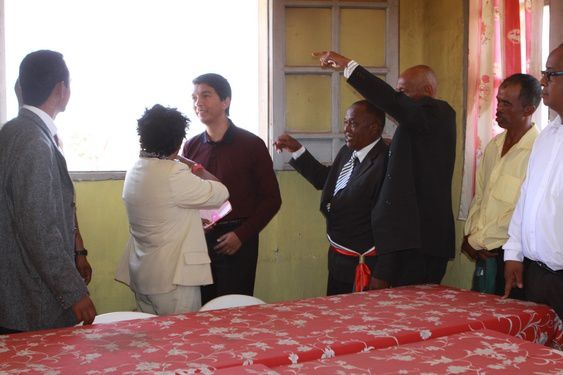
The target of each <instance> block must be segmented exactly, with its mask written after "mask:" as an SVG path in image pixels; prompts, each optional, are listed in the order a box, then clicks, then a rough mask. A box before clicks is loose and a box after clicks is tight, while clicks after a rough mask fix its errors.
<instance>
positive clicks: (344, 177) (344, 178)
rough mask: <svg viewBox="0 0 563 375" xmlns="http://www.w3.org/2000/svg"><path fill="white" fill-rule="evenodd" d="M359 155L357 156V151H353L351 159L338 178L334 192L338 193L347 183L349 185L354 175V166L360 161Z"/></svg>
mask: <svg viewBox="0 0 563 375" xmlns="http://www.w3.org/2000/svg"><path fill="white" fill-rule="evenodd" d="M358 161H359V160H358V157H357V156H356V151H354V152H353V153H352V157H351V158H350V160H348V161H347V162H346V164H344V166H343V167H342V170H341V171H340V174H339V175H338V179H337V180H336V185H335V186H334V194H333V195H336V193H338V192H339V191H340V190H342V189H344V188H345V187H346V185H348V181H350V176H351V175H352V171H353V170H354V167H355V166H356V164H357V163H358Z"/></svg>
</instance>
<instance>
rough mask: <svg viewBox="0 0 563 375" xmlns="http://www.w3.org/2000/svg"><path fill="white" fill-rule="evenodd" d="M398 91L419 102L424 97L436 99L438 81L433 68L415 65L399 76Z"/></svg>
mask: <svg viewBox="0 0 563 375" xmlns="http://www.w3.org/2000/svg"><path fill="white" fill-rule="evenodd" d="M397 91H400V92H403V93H405V95H407V96H409V97H411V98H413V99H415V100H417V99H420V98H422V97H424V96H431V97H435V96H436V92H437V91H438V80H437V79H436V74H434V71H433V70H432V68H430V67H429V66H427V65H415V66H413V67H411V68H408V69H407V70H405V71H404V72H403V73H401V75H400V76H399V82H397Z"/></svg>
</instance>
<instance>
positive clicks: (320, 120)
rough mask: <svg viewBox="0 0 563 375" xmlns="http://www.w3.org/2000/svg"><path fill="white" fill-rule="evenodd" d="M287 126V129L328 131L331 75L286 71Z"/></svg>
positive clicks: (293, 130) (295, 130)
mask: <svg viewBox="0 0 563 375" xmlns="http://www.w3.org/2000/svg"><path fill="white" fill-rule="evenodd" d="M285 84H286V103H287V107H286V108H287V114H286V129H287V131H290V132H311V133H313V132H330V130H331V125H330V124H331V116H330V108H331V99H330V97H331V95H330V92H331V90H330V76H326V75H288V76H286V80H285Z"/></svg>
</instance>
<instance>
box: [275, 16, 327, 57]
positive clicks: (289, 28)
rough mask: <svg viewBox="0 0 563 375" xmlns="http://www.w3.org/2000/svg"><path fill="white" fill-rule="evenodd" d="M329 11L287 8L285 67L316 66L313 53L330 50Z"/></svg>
mask: <svg viewBox="0 0 563 375" xmlns="http://www.w3.org/2000/svg"><path fill="white" fill-rule="evenodd" d="M330 23H331V10H330V9H324V8H287V9H286V11H285V43H286V45H285V48H286V65H290V66H318V62H319V61H318V59H315V58H313V57H312V56H311V52H313V51H322V50H330V40H331V36H330V35H331V34H330Z"/></svg>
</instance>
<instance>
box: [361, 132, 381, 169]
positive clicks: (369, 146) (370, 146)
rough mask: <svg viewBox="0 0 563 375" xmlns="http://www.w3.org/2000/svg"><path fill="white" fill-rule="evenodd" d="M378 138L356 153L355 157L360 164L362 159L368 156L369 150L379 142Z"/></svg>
mask: <svg viewBox="0 0 563 375" xmlns="http://www.w3.org/2000/svg"><path fill="white" fill-rule="evenodd" d="M380 139H381V137H380V138H377V139H376V140H375V141H373V142H372V143H370V144H369V145H367V146H366V147H364V148H362V149H361V150H358V151H356V157H357V158H358V160H359V161H360V163H361V162H362V161H364V159H365V158H366V156H367V155H368V154H369V152H370V151H371V149H372V148H373V147H374V146H375V145H376V144H377V142H379V140H380Z"/></svg>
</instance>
